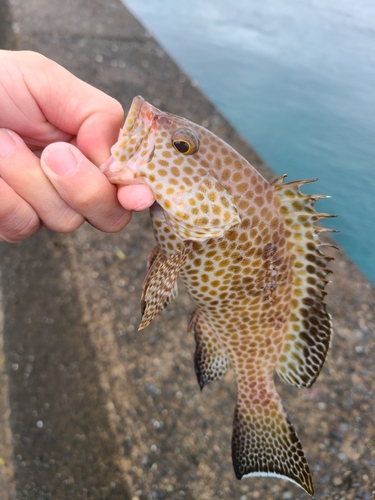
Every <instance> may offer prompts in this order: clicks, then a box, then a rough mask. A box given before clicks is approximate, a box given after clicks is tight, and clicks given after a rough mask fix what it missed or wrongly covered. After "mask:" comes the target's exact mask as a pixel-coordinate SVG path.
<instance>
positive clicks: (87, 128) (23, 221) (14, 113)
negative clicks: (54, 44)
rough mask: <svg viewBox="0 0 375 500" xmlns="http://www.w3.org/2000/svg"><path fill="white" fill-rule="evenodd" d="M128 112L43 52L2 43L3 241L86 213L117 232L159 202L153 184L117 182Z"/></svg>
mask: <svg viewBox="0 0 375 500" xmlns="http://www.w3.org/2000/svg"><path fill="white" fill-rule="evenodd" d="M123 118H124V113H123V109H122V107H121V105H120V104H119V102H117V101H116V100H115V99H113V98H111V97H109V96H108V95H106V94H104V93H103V92H101V91H100V90H98V89H96V88H94V87H92V86H90V85H88V84H87V83H85V82H83V81H82V80H79V79H78V78H76V77H75V76H73V75H72V74H71V73H69V72H68V71H67V70H66V69H64V68H63V67H62V66H60V65H58V64H57V63H55V62H53V61H51V60H49V59H47V58H45V57H44V56H42V55H40V54H37V53H35V52H23V51H21V52H11V51H4V50H0V241H8V242H17V241H21V240H23V239H25V238H28V237H29V236H32V235H33V234H34V233H36V232H38V231H39V230H40V229H41V228H42V227H43V226H45V227H47V228H49V229H51V230H53V231H56V232H61V233H68V232H72V231H75V230H76V229H78V228H79V227H80V226H81V225H82V224H83V223H84V222H85V221H86V220H87V221H88V222H89V223H90V224H91V225H92V226H94V227H96V228H97V229H100V230H101V231H106V232H117V231H120V230H121V229H122V228H123V227H125V226H126V225H127V224H128V222H129V220H130V218H131V213H132V211H139V210H143V209H145V208H147V207H149V206H151V205H152V203H153V201H154V196H153V194H152V192H151V190H150V189H149V188H148V187H147V186H145V185H134V186H121V187H119V188H117V187H116V186H114V185H113V184H111V183H110V182H109V181H108V180H107V178H106V177H105V175H104V174H103V173H102V172H100V170H99V168H98V167H99V166H100V165H101V164H102V163H104V162H105V161H106V160H107V159H108V157H109V156H110V147H111V146H112V145H113V144H114V143H115V142H116V140H117V136H118V133H119V129H120V127H121V125H122V122H123Z"/></svg>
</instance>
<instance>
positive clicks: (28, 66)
mask: <svg viewBox="0 0 375 500" xmlns="http://www.w3.org/2000/svg"><path fill="white" fill-rule="evenodd" d="M12 60H13V61H15V63H16V64H17V65H18V69H19V71H20V72H21V73H22V75H23V78H24V81H25V83H26V85H27V88H28V90H29V92H30V94H31V95H32V97H33V98H34V100H35V101H36V103H37V105H38V107H39V109H40V111H41V112H42V114H43V116H44V118H45V120H44V123H42V124H41V125H42V128H43V132H42V133H39V134H38V135H39V137H40V140H42V141H43V138H44V142H45V144H48V143H49V142H51V140H49V136H50V135H51V134H52V136H53V138H52V141H56V133H55V129H56V128H57V129H59V130H62V131H64V132H66V133H68V134H71V135H72V136H76V141H75V143H76V145H77V147H78V148H79V149H80V150H81V151H82V152H83V153H84V155H85V156H87V157H88V158H89V159H90V160H91V161H92V162H93V163H95V164H96V165H100V164H101V163H103V162H104V161H105V160H106V159H107V158H108V157H109V155H110V151H109V149H110V147H111V146H112V144H114V143H115V142H116V140H117V136H118V133H119V130H120V127H121V125H122V122H123V119H124V112H123V109H122V106H121V105H120V103H119V102H118V101H116V100H115V99H113V98H112V97H110V96H108V95H107V94H105V93H104V92H102V91H100V90H98V89H96V88H95V87H92V86H91V85H89V84H88V83H86V82H84V81H82V80H80V79H79V78H77V77H75V76H74V75H73V74H72V73H70V72H69V71H68V70H66V69H65V68H63V67H62V66H60V65H59V64H57V63H55V62H54V61H52V60H50V59H47V58H46V57H44V56H42V55H41V54H37V53H35V52H26V51H21V52H17V53H13V59H12Z"/></svg>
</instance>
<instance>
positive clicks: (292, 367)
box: [272, 176, 334, 387]
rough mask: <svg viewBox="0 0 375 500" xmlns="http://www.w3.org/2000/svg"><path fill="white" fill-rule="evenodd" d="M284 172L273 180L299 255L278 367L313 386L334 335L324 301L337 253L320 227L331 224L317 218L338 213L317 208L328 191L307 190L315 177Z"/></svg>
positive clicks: (293, 379) (280, 371) (293, 380)
mask: <svg viewBox="0 0 375 500" xmlns="http://www.w3.org/2000/svg"><path fill="white" fill-rule="evenodd" d="M284 178H285V176H282V177H279V178H277V179H276V180H275V181H273V183H272V185H273V186H274V188H275V191H276V193H277V195H278V199H279V202H280V212H281V213H282V215H283V216H284V221H285V227H286V235H287V238H288V242H289V246H290V252H291V254H292V256H293V257H292V259H293V260H292V266H293V275H294V278H293V289H292V306H293V310H292V313H291V316H290V318H289V325H288V330H287V334H286V337H285V341H284V346H283V349H282V351H281V354H280V358H279V361H278V364H277V366H276V371H277V373H278V375H279V376H280V377H281V378H282V379H283V380H284V381H285V382H287V383H288V384H291V385H294V386H296V387H310V386H311V385H312V384H313V383H314V381H315V380H316V378H317V376H318V375H319V372H320V370H321V368H322V366H323V363H324V361H325V358H326V356H327V352H328V349H329V346H330V342H331V335H332V322H331V317H330V315H329V314H328V313H327V311H326V304H325V302H324V297H325V295H326V292H325V291H324V287H325V285H326V284H327V283H328V280H327V279H326V277H327V274H328V273H331V272H332V271H330V270H329V269H327V268H326V266H327V263H328V261H330V260H332V257H328V256H325V255H324V254H323V253H322V252H321V251H320V249H319V247H321V246H322V245H323V244H322V242H321V241H320V239H319V233H320V232H323V231H327V230H325V229H323V228H320V227H317V226H315V225H314V224H315V222H317V221H319V220H320V219H322V218H325V217H334V216H332V215H328V214H320V213H317V212H316V211H315V209H314V204H315V201H316V200H317V199H319V198H322V196H314V195H305V194H303V193H301V191H300V187H301V185H303V184H306V183H307V182H313V181H295V182H289V183H284ZM328 231H329V230H328Z"/></svg>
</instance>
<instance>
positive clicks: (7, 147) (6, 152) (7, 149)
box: [0, 128, 17, 158]
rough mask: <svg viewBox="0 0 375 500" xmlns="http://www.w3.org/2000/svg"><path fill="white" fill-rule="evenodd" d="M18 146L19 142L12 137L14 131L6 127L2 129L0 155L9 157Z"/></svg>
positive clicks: (0, 132) (0, 131)
mask: <svg viewBox="0 0 375 500" xmlns="http://www.w3.org/2000/svg"><path fill="white" fill-rule="evenodd" d="M16 147H17V144H16V143H15V141H14V139H13V137H12V132H11V131H10V130H7V129H6V128H2V129H0V157H1V158H7V157H8V156H10V155H11V154H12V153H13V151H14V150H15V149H16Z"/></svg>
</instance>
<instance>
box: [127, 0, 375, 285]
mask: <svg viewBox="0 0 375 500" xmlns="http://www.w3.org/2000/svg"><path fill="white" fill-rule="evenodd" d="M124 3H125V4H126V6H127V7H128V8H130V10H131V11H132V12H133V13H134V14H135V15H136V16H137V17H138V18H139V19H140V21H141V22H142V23H143V24H144V25H145V26H146V28H147V29H148V30H149V31H150V32H151V33H152V34H153V35H154V36H155V37H156V38H157V39H158V41H159V42H160V43H161V44H162V45H163V46H164V47H165V48H166V50H167V51H168V52H169V53H170V54H171V55H172V57H173V58H174V59H175V61H176V62H177V63H178V64H179V65H180V67H182V68H183V69H184V70H185V72H186V73H187V74H188V75H189V76H190V77H191V78H192V79H194V80H195V81H196V82H197V83H198V85H199V87H200V88H201V89H202V90H203V91H204V92H205V94H206V95H208V97H209V98H210V99H211V100H212V102H213V103H214V104H215V105H216V106H217V108H218V109H219V110H220V111H221V112H222V113H223V114H224V115H225V116H226V118H227V119H228V120H229V121H230V122H231V124H232V125H234V127H235V128H236V129H237V130H238V131H239V132H240V133H241V134H242V135H243V136H244V137H245V138H246V139H247V140H248V142H249V143H250V144H251V145H252V146H253V147H254V149H255V150H256V151H257V152H258V153H259V154H260V156H261V157H262V158H263V159H264V160H265V161H266V162H267V163H268V164H269V165H270V166H271V168H272V169H273V170H274V171H275V172H276V173H277V174H279V175H280V174H284V173H288V179H287V180H295V179H305V178H316V177H318V178H319V181H318V182H317V183H315V184H313V185H309V189H310V191H309V192H312V191H311V189H313V191H315V192H317V193H319V194H320V193H322V194H328V195H331V199H330V200H324V201H319V202H318V204H317V209H318V210H319V211H324V212H329V213H335V214H338V216H339V218H338V219H334V220H332V221H328V223H325V226H327V225H328V226H329V227H332V228H335V229H339V230H340V232H339V233H338V234H337V235H335V238H336V240H337V241H338V243H339V244H340V245H341V246H342V247H343V248H344V249H345V250H346V252H347V253H348V255H349V256H350V257H351V258H352V259H353V260H354V261H355V262H356V263H357V264H358V266H359V267H360V268H361V269H362V271H363V272H364V273H365V274H366V275H367V276H368V277H369V278H370V279H371V280H372V281H373V282H374V283H375V228H374V225H375V202H374V198H375V197H374V191H375V181H374V175H375V137H374V133H375V2H374V1H373V0H356V1H355V2H353V0H335V1H331V2H327V0H304V1H302V2H301V1H300V0H251V1H249V0H204V1H202V0H189V1H182V0H149V1H148V2H145V1H144V0H124ZM304 191H305V192H306V191H307V188H306V189H305V190H304Z"/></svg>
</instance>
